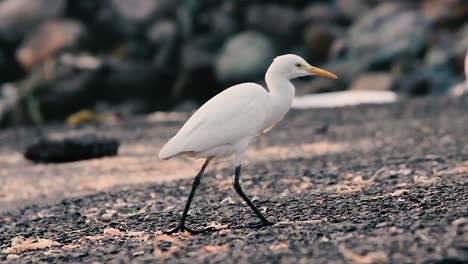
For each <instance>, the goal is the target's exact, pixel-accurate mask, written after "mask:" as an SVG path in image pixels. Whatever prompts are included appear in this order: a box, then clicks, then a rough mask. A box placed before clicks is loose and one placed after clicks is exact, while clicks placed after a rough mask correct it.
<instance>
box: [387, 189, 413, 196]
mask: <svg viewBox="0 0 468 264" xmlns="http://www.w3.org/2000/svg"><path fill="white" fill-rule="evenodd" d="M409 192H410V190H408V189H400V190H396V191H394V192H391V193H390V195H391V196H400V195H403V194H405V195H406V194H408V193H409Z"/></svg>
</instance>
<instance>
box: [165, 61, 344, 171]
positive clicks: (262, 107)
mask: <svg viewBox="0 0 468 264" xmlns="http://www.w3.org/2000/svg"><path fill="white" fill-rule="evenodd" d="M313 74H318V75H322V76H327V77H332V78H336V76H335V75H333V74H331V73H329V72H326V71H323V70H320V69H318V68H315V67H312V66H310V65H309V64H308V63H307V62H306V61H305V60H304V59H302V58H301V57H299V56H296V55H292V54H288V55H283V56H279V57H277V58H276V59H275V60H274V61H273V63H272V64H271V66H270V67H269V69H268V71H267V74H266V76H265V80H266V83H267V85H268V90H269V91H267V90H265V89H264V88H263V87H262V86H260V85H258V84H255V83H243V84H238V85H235V86H232V87H230V88H228V89H226V90H224V91H223V92H221V93H219V94H218V95H216V96H215V97H213V98H212V99H211V100H209V101H208V102H206V103H205V104H204V105H203V106H202V107H200V109H198V110H197V111H196V112H195V113H194V114H193V115H192V117H190V119H189V120H188V121H187V122H186V123H185V124H184V126H183V127H182V128H181V129H180V130H179V132H178V133H177V134H176V135H175V136H174V137H173V138H171V139H170V140H169V142H168V143H167V144H166V145H165V146H164V147H163V148H162V149H161V151H160V152H159V158H161V159H168V158H171V157H173V156H178V155H187V156H191V157H197V158H221V157H226V156H229V155H232V154H235V155H236V165H239V164H240V162H241V160H242V158H243V155H244V152H245V149H246V148H247V146H248V144H249V142H250V141H251V139H252V138H253V137H255V136H256V135H258V134H261V133H263V132H266V131H267V130H269V129H271V128H272V127H273V126H274V125H275V124H276V123H278V122H279V121H281V120H282V119H283V117H284V116H285V114H286V113H287V112H288V110H289V108H290V106H291V102H292V99H293V97H294V86H293V85H292V84H291V82H290V81H289V80H290V79H292V78H296V77H300V76H306V75H313Z"/></svg>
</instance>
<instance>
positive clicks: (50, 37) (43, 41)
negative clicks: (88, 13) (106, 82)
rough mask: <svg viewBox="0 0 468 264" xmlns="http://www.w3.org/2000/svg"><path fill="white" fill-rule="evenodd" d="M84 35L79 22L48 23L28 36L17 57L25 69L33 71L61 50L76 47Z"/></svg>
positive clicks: (62, 20) (63, 20)
mask: <svg viewBox="0 0 468 264" xmlns="http://www.w3.org/2000/svg"><path fill="white" fill-rule="evenodd" d="M84 34H85V28H84V26H83V25H82V24H81V23H79V22H77V21H73V20H66V19H60V20H58V19H57V20H50V21H47V22H45V23H44V24H42V25H41V26H39V27H38V28H37V30H35V31H34V32H33V33H32V34H31V35H30V36H28V38H27V39H26V40H25V41H24V43H23V44H22V45H21V46H20V47H19V49H18V50H17V52H16V57H17V59H18V61H19V62H20V63H21V65H22V66H23V67H24V68H25V69H31V68H32V67H34V66H35V65H37V64H39V63H41V62H43V61H44V60H46V59H47V58H48V57H49V56H52V55H53V54H55V53H57V52H58V51H60V50H63V49H65V48H71V47H76V46H77V45H78V42H79V40H80V39H82V38H83V36H84Z"/></svg>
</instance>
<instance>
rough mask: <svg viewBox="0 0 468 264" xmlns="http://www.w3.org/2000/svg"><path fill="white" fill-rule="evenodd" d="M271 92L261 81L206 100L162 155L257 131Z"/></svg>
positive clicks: (234, 139)
mask: <svg viewBox="0 0 468 264" xmlns="http://www.w3.org/2000/svg"><path fill="white" fill-rule="evenodd" d="M268 107H269V105H268V92H267V91H266V90H265V89H263V87H261V86H260V85H258V84H253V83H245V84H240V85H236V86H233V87H231V88H229V89H226V90H224V91H223V92H221V93H220V94H218V95H216V96H215V97H213V98H212V99H211V100H209V101H208V102H206V103H205V104H204V105H203V106H202V107H200V109H198V110H197V111H196V112H195V113H194V114H193V115H192V117H190V119H189V120H188V121H187V122H186V123H185V124H184V126H183V127H182V128H181V129H180V130H179V132H178V133H177V134H176V135H175V136H174V137H173V138H172V139H171V140H170V141H169V142H168V143H167V144H166V145H165V146H164V147H163V149H162V150H161V152H160V155H159V156H160V157H161V158H169V157H171V156H174V155H177V154H178V153H182V152H190V151H193V152H200V151H205V150H208V149H210V148H213V147H216V146H220V145H225V144H235V143H237V142H239V141H240V140H242V139H244V138H247V137H253V136H255V135H256V134H258V133H259V132H260V130H261V128H262V127H263V125H264V122H265V118H266V114H267V113H268V112H269V109H268Z"/></svg>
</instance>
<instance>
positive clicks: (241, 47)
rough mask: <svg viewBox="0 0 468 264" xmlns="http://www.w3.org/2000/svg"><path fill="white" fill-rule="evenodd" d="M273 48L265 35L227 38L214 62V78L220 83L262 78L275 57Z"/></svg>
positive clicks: (250, 34) (248, 33)
mask: <svg viewBox="0 0 468 264" xmlns="http://www.w3.org/2000/svg"><path fill="white" fill-rule="evenodd" d="M275 55H276V53H275V48H274V47H273V43H272V42H271V40H270V39H269V38H268V37H266V36H265V35H263V34H261V33H258V32H254V31H248V32H242V33H239V34H237V35H234V36H233V37H231V38H229V39H228V40H227V41H226V44H225V45H224V48H223V50H222V51H221V54H220V55H219V56H218V58H217V60H216V67H215V72H216V77H217V78H218V80H220V81H222V82H237V81H239V82H240V81H253V80H255V79H256V78H262V77H263V75H264V74H265V71H266V69H267V68H268V66H269V64H270V63H271V62H272V60H273V58H274V57H275Z"/></svg>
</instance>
